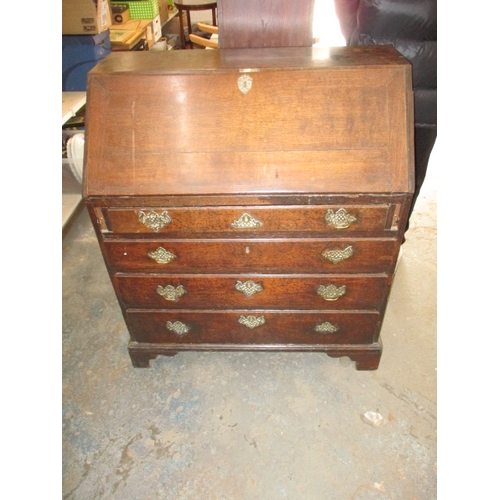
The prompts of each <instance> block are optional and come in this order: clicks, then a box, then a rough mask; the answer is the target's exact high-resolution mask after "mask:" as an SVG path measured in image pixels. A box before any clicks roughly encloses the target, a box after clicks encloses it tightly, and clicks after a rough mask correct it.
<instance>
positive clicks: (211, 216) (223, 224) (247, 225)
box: [103, 203, 395, 237]
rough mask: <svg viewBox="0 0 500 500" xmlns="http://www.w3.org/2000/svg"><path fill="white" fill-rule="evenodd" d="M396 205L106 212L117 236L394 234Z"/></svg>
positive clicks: (149, 209) (146, 208) (132, 209)
mask: <svg viewBox="0 0 500 500" xmlns="http://www.w3.org/2000/svg"><path fill="white" fill-rule="evenodd" d="M394 210H395V204H391V203H387V204H374V205H320V206H266V207H262V206H243V207H220V206H217V207H144V208H107V209H106V208H104V209H103V214H104V218H105V220H106V221H107V224H108V228H107V229H108V231H110V232H112V233H114V234H134V233H141V234H144V233H145V234H152V235H154V234H155V233H158V234H182V235H183V237H189V234H203V233H207V234H210V233H230V234H231V235H242V234H243V235H244V234H245V233H249V232H252V233H258V234H267V233H272V234H276V233H302V232H307V233H310V232H326V233H332V232H333V233H338V232H340V233H342V232H348V233H352V232H363V231H372V232H373V231H379V232H381V231H387V230H395V228H393V227H392V224H393V223H392V217H391V214H393V213H394Z"/></svg>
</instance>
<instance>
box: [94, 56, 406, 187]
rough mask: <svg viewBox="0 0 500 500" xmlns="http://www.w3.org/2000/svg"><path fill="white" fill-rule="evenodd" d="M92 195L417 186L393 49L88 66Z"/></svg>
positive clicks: (398, 59)
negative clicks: (91, 67)
mask: <svg viewBox="0 0 500 500" xmlns="http://www.w3.org/2000/svg"><path fill="white" fill-rule="evenodd" d="M87 113H88V115H87V120H86V123H87V124H86V148H87V149H86V161H85V165H86V167H85V182H84V183H85V190H86V193H85V194H86V195H87V196H121V195H123V196H134V195H135V196H148V195H184V194H191V195H193V194H194V195H196V194H243V193H272V194H277V193H284V194H286V193H330V192H335V193H362V192H370V193H387V192H400V193H406V192H412V190H413V94H412V88H411V66H410V64H409V63H408V62H407V61H406V60H405V59H404V58H403V57H402V56H401V55H400V54H399V53H398V52H397V51H395V50H394V49H392V48H391V47H350V48H349V47H340V48H332V49H323V48H317V49H316V48H278V49H227V50H223V49H221V50H215V51H199V50H185V51H171V52H155V51H153V52H141V53H133V52H132V53H113V54H110V55H109V56H108V57H107V58H106V59H104V60H103V61H102V62H101V63H99V64H98V65H97V66H96V67H95V68H94V69H93V70H91V72H90V73H89V79H88V95H87Z"/></svg>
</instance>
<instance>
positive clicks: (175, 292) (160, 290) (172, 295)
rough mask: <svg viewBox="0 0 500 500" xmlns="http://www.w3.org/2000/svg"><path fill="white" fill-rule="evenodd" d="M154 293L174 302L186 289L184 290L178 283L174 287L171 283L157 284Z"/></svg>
mask: <svg viewBox="0 0 500 500" xmlns="http://www.w3.org/2000/svg"><path fill="white" fill-rule="evenodd" d="M156 293H157V294H158V295H161V296H162V297H163V298H164V299H165V300H171V301H173V302H175V301H176V300H179V299H180V298H181V297H182V296H183V295H184V294H185V293H186V290H184V287H183V286H182V285H179V286H178V287H174V286H172V285H166V286H161V285H158V287H157V288H156Z"/></svg>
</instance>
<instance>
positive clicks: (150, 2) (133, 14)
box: [111, 0, 160, 19]
mask: <svg viewBox="0 0 500 500" xmlns="http://www.w3.org/2000/svg"><path fill="white" fill-rule="evenodd" d="M113 4H118V5H126V6H127V7H128V8H129V11H130V19H154V18H155V17H156V16H157V15H158V14H159V13H160V8H159V7H158V0H133V1H132V0H130V1H124V2H122V1H120V0H111V5H113Z"/></svg>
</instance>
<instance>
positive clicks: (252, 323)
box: [238, 315, 266, 328]
mask: <svg viewBox="0 0 500 500" xmlns="http://www.w3.org/2000/svg"><path fill="white" fill-rule="evenodd" d="M265 322H266V319H265V318H264V316H259V317H258V318H257V317H255V316H252V315H250V316H246V317H245V316H240V319H239V320H238V323H241V324H242V325H245V326H246V327H247V328H256V327H258V326H260V325H263V324H264V323H265Z"/></svg>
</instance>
